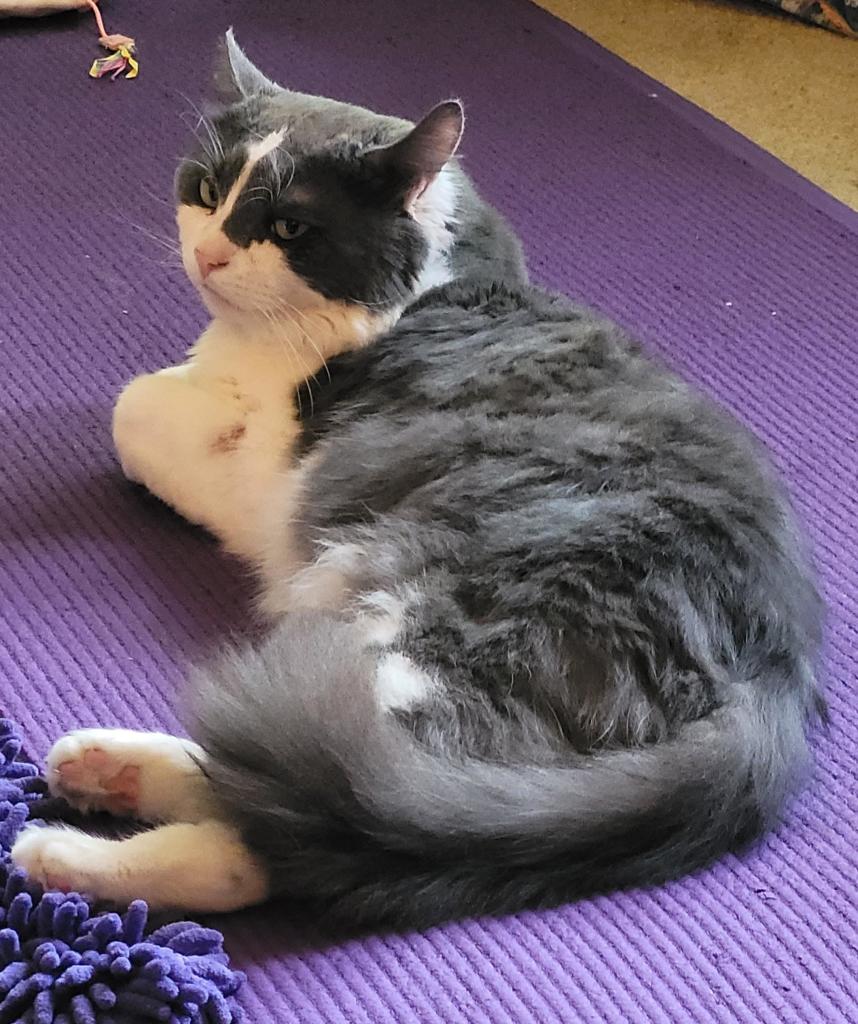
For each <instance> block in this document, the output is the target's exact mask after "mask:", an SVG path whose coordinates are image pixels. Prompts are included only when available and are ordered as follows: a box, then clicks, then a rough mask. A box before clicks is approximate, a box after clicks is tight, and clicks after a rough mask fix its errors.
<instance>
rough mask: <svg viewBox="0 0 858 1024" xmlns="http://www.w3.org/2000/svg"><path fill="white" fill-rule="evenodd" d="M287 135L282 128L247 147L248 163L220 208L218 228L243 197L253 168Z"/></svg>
mask: <svg viewBox="0 0 858 1024" xmlns="http://www.w3.org/2000/svg"><path fill="white" fill-rule="evenodd" d="M285 134H286V129H285V128H281V129H280V130H279V131H276V132H271V133H270V134H268V135H266V136H265V138H264V139H260V140H259V141H258V142H252V143H251V144H250V145H249V146H248V147H247V162H246V163H245V165H244V167H242V168H241V171H240V172H239V175H238V177H237V178H236V179H235V181H234V182H233V184H232V188H231V189H230V190H229V192H228V193H227V196H226V199H224V201H223V203H222V204H221V205H220V207H219V208H218V211H217V212H218V226H220V225H221V224H223V222H224V221H225V220H226V218H227V217H228V216H229V215H230V214H231V213H232V210H233V207H234V206H235V204H236V201H237V199H238V197H239V196H240V195H241V192H242V189H243V188H244V186H245V185H246V184H247V181H248V178H249V177H250V175H251V174H252V173H253V168H254V167H255V166H256V165H257V164H258V163H259V161H260V160H264V159H265V157H266V156H268V154H269V153H273V152H274V150H275V149H277V147H278V146H279V145H280V143H281V142H282V141H283V136H284V135H285Z"/></svg>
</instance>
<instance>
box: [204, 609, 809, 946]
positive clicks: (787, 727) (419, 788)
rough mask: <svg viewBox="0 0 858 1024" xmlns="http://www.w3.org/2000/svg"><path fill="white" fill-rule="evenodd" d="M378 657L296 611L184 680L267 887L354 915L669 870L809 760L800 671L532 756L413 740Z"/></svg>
mask: <svg viewBox="0 0 858 1024" xmlns="http://www.w3.org/2000/svg"><path fill="white" fill-rule="evenodd" d="M377 657H378V651H377V650H376V651H373V650H371V649H369V650H367V649H364V648H362V646H361V644H360V642H359V641H358V638H357V636H356V634H355V630H354V628H353V627H350V626H348V625H347V624H345V623H343V622H342V621H340V620H336V619H333V618H330V617H327V616H321V615H319V614H313V615H298V616H293V617H290V618H289V619H288V620H287V622H286V623H285V624H283V625H282V626H281V627H280V628H279V629H278V630H277V631H276V633H275V635H274V636H273V637H272V639H271V640H270V641H268V642H267V643H266V644H265V645H263V646H262V647H261V648H260V649H258V650H254V651H249V652H236V653H233V654H231V655H228V656H227V657H226V658H225V659H224V661H223V662H221V664H220V665H219V666H217V667H215V668H214V669H212V670H210V671H207V672H205V673H200V674H199V675H198V678H197V680H196V701H195V718H196V730H195V734H196V738H197V740H198V741H199V742H200V743H201V744H202V746H203V747H204V749H205V750H206V752H207V754H208V757H209V761H208V762H207V765H206V771H207V773H208V774H209V776H210V778H211V782H212V785H213V787H214V791H215V793H216V794H217V796H218V797H219V799H220V801H221V803H222V807H223V812H224V814H226V815H228V816H229V817H230V818H231V819H232V820H234V821H235V822H236V823H237V824H238V825H239V827H240V828H241V829H242V831H243V834H244V836H245V838H246V840H247V842H248V844H249V845H250V846H251V847H252V849H253V850H254V851H255V852H256V853H257V854H258V855H259V856H260V857H261V858H262V859H263V861H264V862H265V863H266V864H267V865H268V867H269V869H270V874H271V879H272V885H273V889H274V891H275V892H277V893H280V894H282V895H284V896H286V897H289V898H292V899H295V900H300V901H302V902H307V903H309V904H311V905H312V907H313V909H314V911H315V912H317V913H320V914H322V915H330V916H332V917H334V918H337V919H341V920H344V921H346V922H348V923H349V924H350V925H354V926H359V927H360V926H373V927H375V926H379V925H383V926H391V927H398V928H415V927H416V928H423V927H427V926H429V925H431V924H434V923H437V922H440V921H443V920H447V919H451V918H458V917H464V916H473V915H481V914H499V913H511V912H515V911H519V910H522V909H524V908H529V907H541V906H549V905H557V904H560V903H564V902H568V901H571V900H574V899H578V898H580V897H584V896H587V895H591V894H593V893H598V892H604V891H607V890H613V889H619V888H627V887H637V886H648V885H653V884H659V883H662V882H664V881H667V880H668V879H671V878H674V877H677V876H679V875H682V874H685V873H687V872H690V871H693V870H695V869H698V868H700V867H702V866H704V865H706V864H707V863H709V862H710V861H712V860H713V859H714V858H716V857H718V856H720V855H722V854H723V853H725V852H727V851H729V850H735V849H737V848H740V847H742V846H744V845H746V844H747V843H749V842H750V841H752V840H753V839H755V838H756V837H758V836H759V835H760V834H761V833H762V832H763V831H765V830H766V829H768V828H769V827H771V826H772V825H773V824H774V823H775V822H776V820H777V818H778V815H779V813H780V811H781V809H782V807H783V803H784V800H785V798H786V796H787V794H788V792H789V790H790V788H791V787H792V785H793V784H794V782H795V780H796V777H797V776H798V775H799V774H800V773H801V771H802V769H803V767H804V765H805V764H806V760H807V745H806V740H805V737H804V724H805V720H806V717H807V699H806V694H807V692H809V690H808V687H807V686H805V685H802V683H801V681H792V682H791V681H790V680H788V679H784V680H780V679H779V678H778V677H777V673H776V672H775V669H774V667H773V669H772V673H771V675H770V676H767V677H765V678H764V677H760V676H758V677H757V678H754V679H747V680H744V681H742V682H737V683H736V685H735V687H734V690H735V693H736V698H735V702H734V704H732V705H731V706H727V707H724V708H722V709H720V710H719V711H717V712H715V713H714V714H712V715H711V716H709V717H707V718H706V719H704V720H701V721H699V722H695V723H692V724H689V725H687V726H686V727H685V728H684V730H683V731H682V732H681V733H680V734H679V735H678V736H677V737H676V738H675V739H673V740H670V741H666V742H663V743H659V744H657V745H653V746H651V747H644V748H636V749H623V750H615V751H610V752H605V753H599V754H597V755H593V756H589V757H587V758H580V759H577V760H576V759H575V758H574V756H573V757H570V760H569V761H568V762H564V763H563V764H560V765H558V764H552V765H550V766H548V767H545V766H540V767H531V766H528V765H526V764H521V765H520V764H514V765H510V764H506V765H504V764H495V763H488V762H484V761H477V760H461V759H452V758H451V757H450V756H449V755H447V754H445V753H444V752H443V751H440V750H433V749H430V748H428V747H426V746H423V745H421V744H419V743H418V742H417V741H416V740H415V739H414V737H413V736H412V734H411V733H410V732H409V731H408V729H407V728H405V727H404V726H403V725H402V724H401V723H400V722H399V721H397V719H396V717H395V716H393V715H391V714H389V713H384V712H382V711H381V710H380V709H379V707H378V703H377V699H376V695H375V692H374V687H373V679H374V674H375V663H376V660H377ZM756 671H757V673H764V672H765V669H760V668H758V669H757V670H756ZM782 671H783V670H782V669H781V672H782Z"/></svg>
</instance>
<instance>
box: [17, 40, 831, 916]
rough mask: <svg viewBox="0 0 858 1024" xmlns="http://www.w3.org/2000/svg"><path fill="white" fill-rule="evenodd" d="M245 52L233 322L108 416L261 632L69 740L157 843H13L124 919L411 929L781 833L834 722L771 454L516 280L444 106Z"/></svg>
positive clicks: (100, 800)
mask: <svg viewBox="0 0 858 1024" xmlns="http://www.w3.org/2000/svg"><path fill="white" fill-rule="evenodd" d="M228 52H229V70H230V80H229V87H230V88H231V89H232V96H231V97H230V99H229V102H228V104H227V106H226V107H225V108H224V109H223V110H222V111H221V113H219V114H218V115H217V116H216V117H214V119H213V122H212V124H211V125H210V126H209V127H210V140H209V142H208V144H207V146H206V147H205V148H202V149H200V151H199V152H197V153H196V154H194V155H193V157H191V158H190V159H189V160H187V161H186V162H185V164H184V165H183V167H182V169H181V171H180V174H179V179H178V192H179V201H180V207H179V226H180V234H181V238H182V246H183V252H184V255H185V262H186V266H187V268H188V273H189V275H190V276H191V277H192V279H193V280H194V281H195V283H197V284H198V286H199V288H200V291H201V293H202V294H203V296H204V298H205V300H206V302H207V304H208V305H209V307H210V309H211V311H212V313H213V315H214V321H213V323H212V325H211V327H210V328H209V329H208V330H207V332H206V333H205V334H204V335H203V337H202V338H201V339H200V341H199V342H198V343H197V345H196V346H195V348H194V349H193V350H192V353H191V356H190V358H189V360H188V362H187V363H185V364H183V365H182V366H181V367H173V368H170V369H168V370H165V371H161V373H159V374H152V375H147V376H146V377H142V378H138V380H136V381H134V382H132V384H131V385H129V387H128V389H126V391H125V392H124V394H123V396H122V397H121V399H120V401H119V404H118V406H117V410H116V420H115V437H116V442H117V447H118V449H119V452H120V456H121V458H122V461H123V465H124V466H125V469H126V472H127V473H128V474H129V475H130V476H131V477H132V478H134V479H136V480H139V481H142V482H143V483H145V484H146V485H147V486H148V487H149V488H150V489H151V490H153V491H154V492H155V493H156V494H159V495H160V496H161V497H163V498H164V499H165V500H167V501H169V502H170V503H171V504H173V505H174V506H175V507H176V508H177V509H179V511H181V512H182V513H183V514H185V515H186V516H187V517H188V518H189V519H192V520H194V521H196V522H199V523H202V524H204V525H206V526H207V527H209V529H211V530H212V531H213V532H214V533H215V534H216V535H217V536H218V537H219V538H220V539H221V540H222V541H223V542H224V544H225V546H226V547H227V548H228V549H229V550H231V551H233V552H234V553H236V554H238V555H240V556H242V557H244V558H246V559H247V560H248V561H249V562H250V563H251V564H252V565H253V566H254V568H255V569H256V570H257V571H258V573H259V576H260V579H261V583H262V604H263V606H264V607H265V608H266V610H267V611H268V612H269V613H270V614H271V615H272V617H273V619H274V622H273V626H272V629H271V632H270V636H269V637H268V639H267V640H266V641H265V642H263V643H262V644H261V645H260V646H258V647H257V648H254V649H247V650H238V651H233V652H231V653H229V654H227V655H226V656H225V657H224V658H223V659H222V660H221V661H220V663H219V664H217V665H216V666H215V667H213V668H210V669H208V670H205V671H201V672H198V673H197V674H196V676H195V678H194V680H193V690H194V708H195V717H194V722H193V724H192V732H193V734H194V737H195V741H196V742H194V743H192V742H190V741H187V740H182V739H176V738H172V737H168V736H161V735H152V734H146V733H134V732H125V731H120V730H88V731H84V732H78V733H73V734H71V735H69V736H66V737H64V738H63V739H61V740H60V741H59V742H58V743H57V745H56V746H55V747H54V749H53V750H52V752H51V754H50V756H49V759H48V764H49V769H50V782H51V786H52V788H53V790H54V791H55V792H57V793H60V794H62V795H65V796H66V797H67V798H69V799H70V800H71V801H72V802H73V803H75V804H76V805H78V806H79V807H83V808H100V809H107V810H112V811H131V812H132V813H134V814H136V815H137V816H138V817H140V818H141V819H143V820H148V821H151V822H158V823H161V824H159V826H158V827H156V828H154V829H152V830H149V831H146V832H143V833H140V834H137V835H134V836H132V837H130V838H128V839H124V840H122V841H110V840H106V839H102V838H95V837H92V836H88V835H85V834H83V833H81V832H76V831H72V830H63V829H58V828H50V829H40V830H32V831H29V832H27V833H25V834H24V836H23V838H22V839H21V840H20V841H19V843H18V845H17V846H16V847H15V850H14V853H13V856H14V858H15V859H16V860H17V861H18V863H20V864H23V865H24V866H26V867H27V868H28V869H29V870H30V871H31V872H32V873H33V874H34V875H35V876H36V877H38V878H39V879H40V880H42V881H44V882H45V883H46V884H48V885H60V886H62V887H66V888H77V889H83V890H85V891H88V892H92V893H94V894H95V895H97V896H99V897H102V898H107V899H111V900H117V901H124V900H126V899H129V898H134V897H143V898H145V899H147V900H148V901H149V902H150V903H151V904H153V905H157V906H165V905H172V906H179V907H182V908H187V909H191V910H198V911H199V910H226V909H232V908H236V907H240V906H244V905H248V904H251V903H254V902H258V901H261V900H263V899H266V898H268V897H271V896H275V895H282V896H287V897H289V898H291V899H294V900H298V901H301V902H304V903H306V904H308V905H309V906H311V907H312V908H314V909H315V910H316V911H318V912H320V913H324V914H328V915H332V916H334V917H338V918H340V919H343V920H345V921H347V922H348V923H349V924H350V925H354V924H361V925H379V924H382V925H394V926H399V927H404V926H418V927H422V926H426V925H428V924H431V923H433V922H436V921H439V920H443V919H446V918H450V917H457V916H462V915H470V914H485V913H501V912H507V911H516V910H519V909H521V908H524V907H535V906H545V905H549V904H556V903H560V902H563V901H567V900H571V899H575V898H578V897H581V896H584V895H587V894H589V893H593V892H599V891H604V890H609V889H614V888H617V887H625V886H640V885H650V884H654V883H659V882H662V881H664V880H666V879H670V878H673V877H676V876H678V875H681V874H682V873H684V872H688V871H692V870H694V869H696V868H699V867H700V866H702V865H705V864H707V863H708V862H710V861H711V860H712V859H713V858H715V857H718V856H719V855H721V854H723V853H724V852H725V851H728V850H734V849H737V848H739V847H741V846H743V845H745V844H747V843H749V842H750V841H752V840H753V839H755V838H756V837H758V836H759V835H760V834H761V833H762V832H764V830H766V829H768V828H769V827H771V826H772V825H773V824H774V823H775V822H776V820H777V818H778V816H779V814H780V812H781V809H782V807H783V805H784V800H785V798H786V796H787V794H788V792H789V790H790V789H791V787H792V786H793V785H794V783H795V782H796V780H797V779H798V778H799V777H800V775H801V773H802V771H803V769H804V767H805V764H806V761H807V745H806V740H805V727H806V725H807V723H808V721H809V719H810V718H811V717H812V716H813V714H814V713H815V712H817V711H819V710H821V708H822V700H821V697H820V696H819V692H818V689H817V686H816V683H815V681H814V667H813V666H814V660H815V657H816V653H817V648H818V645H819V636H820V604H819V600H818V598H817V594H816V590H815V587H814V583H813V580H812V576H811V574H810V572H809V569H808V567H807V564H806V560H805V556H804V554H803V552H802V544H801V542H800V539H799V537H798V534H797V531H796V528H795V526H794V523H793V518H792V515H791V513H790V510H789V508H788V504H787V502H786V500H785V498H784V496H783V493H782V490H781V488H780V486H779V484H778V482H777V481H776V479H775V478H774V476H773V473H772V472H771V470H770V469H769V467H768V464H767V462H766V459H765V458H764V456H763V455H762V453H761V452H760V450H759V448H758V446H757V445H756V444H755V443H754V441H753V440H752V438H751V437H749V435H748V434H747V432H746V431H745V430H743V429H742V428H741V427H739V426H738V425H737V424H736V423H735V422H734V421H733V420H732V419H731V418H730V417H729V416H727V415H726V414H725V413H724V412H722V411H720V410H718V409H717V408H715V407H713V405H712V404H711V403H710V402H709V401H708V400H706V399H705V398H703V397H702V396H701V395H699V394H698V393H696V392H695V391H694V389H693V388H691V387H689V386H688V385H687V384H685V383H683V382H682V381H680V380H679V379H677V378H676V377H675V376H674V375H673V374H672V373H670V372H669V371H668V370H666V369H665V368H664V367H662V366H661V365H659V364H658V363H657V362H655V361H653V360H652V359H651V358H649V357H648V356H647V355H646V354H645V353H644V352H642V351H641V349H640V348H639V347H638V346H637V345H636V344H635V343H634V342H632V341H630V340H629V339H628V338H627V337H626V336H625V335H624V334H623V333H622V332H621V331H620V330H618V329H617V328H616V327H614V326H612V325H611V324H609V323H606V322H604V321H603V320H601V319H599V318H597V317H595V316H593V315H592V314H591V313H589V312H587V311H586V310H584V309H582V308H580V307H578V306H576V305H574V304H573V303H571V302H569V301H567V300H566V299H565V298H561V297H558V296H554V295H549V294H546V293H545V292H543V291H541V290H539V289H537V288H534V287H530V286H529V285H528V284H527V282H526V275H525V271H524V268H523V264H522V261H521V257H520V253H519V248H518V245H517V243H516V241H515V240H514V239H513V237H512V236H511V234H510V232H509V230H508V229H507V228H506V227H505V225H504V224H503V222H502V221H501V220H500V218H498V217H497V215H496V214H494V213H493V212H492V211H491V210H490V209H489V208H488V207H486V206H485V205H484V204H482V203H481V202H480V200H479V198H478V197H477V195H476V193H475V192H474V190H473V188H472V186H471V185H470V184H469V183H468V181H467V179H466V178H465V176H464V174H463V173H462V171H461V169H460V168H459V167H458V166H457V164H456V162H455V159H454V153H455V150H456V147H457V145H458V141H459V136H460V134H461V127H462V121H461V108H460V107H459V105H458V104H456V103H447V104H442V105H441V106H440V107H438V108H436V109H435V110H434V111H432V112H431V113H430V114H429V115H428V117H427V118H426V119H424V121H422V122H421V123H420V124H419V125H418V126H417V127H416V128H412V127H411V126H410V125H408V124H407V123H405V122H401V121H398V120H394V119H391V118H386V117H380V116H377V115H375V114H371V113H369V112H367V111H364V110H359V109H357V108H354V107H350V106H346V105H343V104H338V103H334V102H332V101H329V100H322V99H318V98H312V97H307V96H303V95H300V94H296V93H292V92H288V91H286V90H284V89H281V88H280V87H278V86H275V85H273V84H272V83H271V82H269V81H268V80H267V79H266V78H265V77H264V76H263V75H262V74H261V73H260V72H259V71H257V70H256V69H255V68H254V67H253V65H251V64H250V62H249V61H248V60H247V58H246V57H244V55H243V54H242V53H241V51H240V50H239V49H238V48H237V46H236V45H235V43H234V41H233V40H232V39H231V37H230V38H229V40H228ZM323 361H327V367H328V372H327V373H325V372H318V371H319V370H320V368H321V365H322V362H323ZM313 374H315V378H314V377H313V376H312V375H313ZM307 381H309V383H306V382H307Z"/></svg>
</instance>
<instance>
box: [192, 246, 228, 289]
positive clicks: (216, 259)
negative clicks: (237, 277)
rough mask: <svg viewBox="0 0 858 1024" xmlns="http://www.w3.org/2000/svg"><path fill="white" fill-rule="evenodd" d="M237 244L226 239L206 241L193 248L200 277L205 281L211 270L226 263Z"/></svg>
mask: <svg viewBox="0 0 858 1024" xmlns="http://www.w3.org/2000/svg"><path fill="white" fill-rule="evenodd" d="M236 249H237V246H235V245H233V244H232V242H230V241H228V240H227V239H223V241H221V240H217V241H215V242H206V243H204V244H203V245H198V246H197V247H196V249H194V256H196V259H197V266H198V267H199V268H200V277H202V279H203V280H204V281H205V279H206V278H207V277H208V276H209V274H210V273H211V272H212V271H213V270H218V269H219V268H220V267H225V266H227V265H228V263H229V261H230V260H231V259H232V257H233V256H234V255H235V252H236Z"/></svg>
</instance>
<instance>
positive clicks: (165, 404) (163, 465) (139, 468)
mask: <svg viewBox="0 0 858 1024" xmlns="http://www.w3.org/2000/svg"><path fill="white" fill-rule="evenodd" d="M183 369H184V367H181V366H176V367H172V368H171V370H172V371H175V372H171V370H162V371H161V372H160V373H146V374H143V375H142V376H140V377H135V378H134V380H132V381H131V383H130V384H128V385H127V386H126V387H125V388H124V389H123V391H122V392H121V394H120V395H119V398H118V399H117V401H116V405H115V407H114V410H113V443H114V446H115V447H116V453H117V455H118V456H119V462H120V465H121V466H122V472H123V473H124V474H125V476H126V477H128V479H129V480H131V481H132V482H133V483H138V484H143V485H144V486H145V487H147V488H148V489H149V490H150V491H152V492H153V494H156V495H157V496H158V497H160V498H164V500H167V498H166V496H165V495H164V494H161V493H159V480H161V479H162V478H163V479H164V480H165V481H166V479H168V478H169V473H170V464H171V460H174V459H175V457H176V451H175V440H176V439H175V437H174V436H173V437H171V435H175V425H176V421H177V419H178V420H180V419H181V408H182V398H183V395H182V389H181V388H177V384H179V383H180V382H181V379H182V374H181V371H182V370H183Z"/></svg>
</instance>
